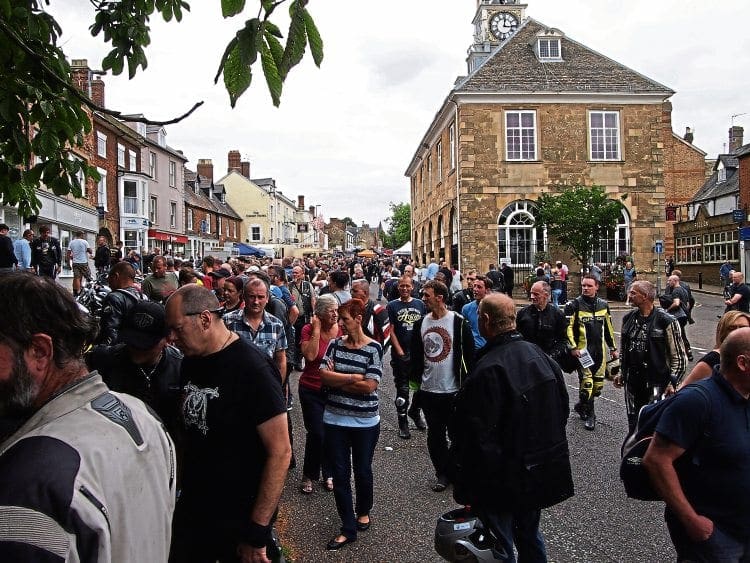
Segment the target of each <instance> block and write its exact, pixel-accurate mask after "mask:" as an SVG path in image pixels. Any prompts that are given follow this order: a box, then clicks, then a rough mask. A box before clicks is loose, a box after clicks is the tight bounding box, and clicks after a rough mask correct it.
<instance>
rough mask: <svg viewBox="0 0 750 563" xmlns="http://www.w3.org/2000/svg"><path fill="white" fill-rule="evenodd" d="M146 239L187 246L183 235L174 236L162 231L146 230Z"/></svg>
mask: <svg viewBox="0 0 750 563" xmlns="http://www.w3.org/2000/svg"><path fill="white" fill-rule="evenodd" d="M148 238H152V239H156V240H163V241H167V242H174V243H176V244H187V241H188V239H187V237H186V236H185V235H175V234H172V233H164V232H162V231H157V230H156V229H149V230H148Z"/></svg>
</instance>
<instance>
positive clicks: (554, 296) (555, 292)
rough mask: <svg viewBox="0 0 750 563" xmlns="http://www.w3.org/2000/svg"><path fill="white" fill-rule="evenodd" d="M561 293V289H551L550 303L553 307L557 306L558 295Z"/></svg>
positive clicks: (558, 302)
mask: <svg viewBox="0 0 750 563" xmlns="http://www.w3.org/2000/svg"><path fill="white" fill-rule="evenodd" d="M561 295H562V289H553V290H552V304H553V305H554V306H555V307H558V306H559V305H560V296H561Z"/></svg>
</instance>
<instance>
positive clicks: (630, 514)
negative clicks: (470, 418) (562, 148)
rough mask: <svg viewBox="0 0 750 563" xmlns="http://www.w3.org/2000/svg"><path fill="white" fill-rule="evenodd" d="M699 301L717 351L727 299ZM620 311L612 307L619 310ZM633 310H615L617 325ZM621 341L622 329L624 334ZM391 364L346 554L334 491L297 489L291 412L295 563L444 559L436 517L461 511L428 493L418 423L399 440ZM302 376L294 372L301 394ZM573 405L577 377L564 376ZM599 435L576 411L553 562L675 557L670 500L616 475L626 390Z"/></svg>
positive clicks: (289, 523)
mask: <svg viewBox="0 0 750 563" xmlns="http://www.w3.org/2000/svg"><path fill="white" fill-rule="evenodd" d="M696 298H697V299H698V301H699V302H700V304H701V307H699V308H698V309H697V310H696V318H697V319H698V322H697V323H696V325H693V326H692V327H691V328H690V329H689V330H690V335H691V341H693V347H694V350H695V352H696V358H697V357H698V356H699V354H700V352H701V351H706V350H710V349H711V347H712V344H713V331H714V329H715V326H716V315H717V314H719V313H720V312H721V310H722V309H723V305H722V304H721V300H720V298H719V297H716V296H713V295H696ZM613 308H614V307H613ZM625 311H627V309H626V308H625V307H622V306H621V307H617V308H616V310H615V311H614V312H613V317H614V324H615V330H616V331H619V328H620V326H621V319H622V316H623V314H624V312H625ZM618 338H619V333H618ZM388 358H389V356H386V361H385V364H386V366H385V370H384V371H385V373H384V377H383V381H382V382H381V386H380V388H379V391H380V405H381V417H382V419H381V434H380V441H379V442H378V446H377V449H376V452H375V457H374V461H373V469H374V474H375V507H374V508H373V511H372V522H373V524H372V527H371V528H370V529H369V530H368V531H367V532H361V533H360V534H359V536H358V539H357V541H356V542H355V543H354V544H350V545H348V546H345V547H344V548H342V549H341V550H340V551H339V552H327V551H326V550H325V544H326V543H327V542H328V540H330V539H331V538H332V537H333V536H335V535H336V534H337V533H338V530H339V526H340V522H339V519H338V515H337V514H336V507H335V505H334V501H333V494H332V493H328V492H325V491H324V490H323V489H322V487H320V486H316V488H315V492H314V493H313V494H311V495H303V494H301V493H300V492H299V482H300V480H301V465H302V459H303V455H304V428H303V426H302V416H301V410H300V407H299V405H298V404H297V405H295V408H294V410H293V411H292V415H293V420H294V426H295V431H294V434H295V440H294V442H295V445H294V451H295V454H296V456H297V460H298V467H297V469H294V470H292V471H291V472H290V474H289V478H288V481H287V486H286V487H285V491H284V496H283V499H282V503H281V511H280V521H279V524H278V529H279V534H280V536H281V539H282V543H283V544H284V545H285V546H286V547H287V548H288V550H289V552H290V555H291V556H292V557H293V559H294V561H366V562H370V561H373V562H375V561H383V562H395V561H398V562H415V563H416V562H423V561H440V560H441V559H440V558H439V556H438V555H437V554H436V553H435V551H434V548H433V534H434V529H435V522H436V521H437V518H438V517H439V516H440V515H441V514H442V513H444V512H447V511H448V510H451V509H452V508H455V507H456V504H455V502H454V501H453V499H452V496H451V489H450V488H448V490H447V491H445V492H443V493H435V492H433V491H432V490H430V485H431V484H432V481H433V479H434V476H433V471H432V465H431V464H430V461H429V456H428V454H427V446H426V442H425V434H424V433H421V432H419V431H417V430H415V429H412V438H411V440H402V439H400V438H399V437H398V428H397V425H396V412H395V407H394V404H393V401H394V399H395V389H394V385H393V377H392V373H391V370H390V366H389V365H388V363H389V362H388ZM298 377H299V374H298V373H297V372H295V373H294V374H293V375H292V381H293V387H294V388H295V393H296V382H297V379H298ZM566 381H567V383H568V391H569V395H570V402H571V413H572V405H573V403H574V402H575V401H576V396H577V392H578V380H577V378H576V377H575V376H573V375H566ZM596 411H597V427H596V431H594V432H588V431H586V430H585V429H584V428H583V426H582V424H581V421H580V420H579V419H578V417H577V415H575V413H572V415H571V418H570V420H569V423H568V429H567V432H568V439H569V442H570V452H571V461H572V465H573V475H574V480H575V486H576V494H575V496H574V497H573V498H571V499H569V500H567V501H565V502H563V503H561V504H559V505H557V506H555V507H552V508H549V509H547V510H545V511H544V512H543V516H542V526H541V527H542V531H543V533H544V535H545V538H546V542H547V549H548V554H549V560H550V561H557V562H571V563H572V562H581V563H583V562H644V563H653V562H661V561H671V560H674V559H675V557H676V556H675V553H674V549H673V547H672V544H671V542H670V540H669V536H668V534H667V531H666V526H665V524H664V519H663V503H661V502H641V501H634V500H631V499H628V498H627V497H626V496H625V493H624V491H623V488H622V485H621V483H620V480H619V476H618V469H619V459H620V445H621V443H622V440H623V438H624V436H625V433H626V430H627V423H626V420H625V407H624V402H623V397H622V391H621V390H619V389H615V388H614V387H613V386H612V385H610V384H607V385H606V386H605V389H604V392H603V395H602V397H601V398H599V399H598V400H597V404H596Z"/></svg>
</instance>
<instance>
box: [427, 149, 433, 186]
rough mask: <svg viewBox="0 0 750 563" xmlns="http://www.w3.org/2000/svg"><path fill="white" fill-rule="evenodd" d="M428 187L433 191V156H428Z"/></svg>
mask: <svg viewBox="0 0 750 563" xmlns="http://www.w3.org/2000/svg"><path fill="white" fill-rule="evenodd" d="M427 187H428V188H429V189H432V155H431V154H428V155H427Z"/></svg>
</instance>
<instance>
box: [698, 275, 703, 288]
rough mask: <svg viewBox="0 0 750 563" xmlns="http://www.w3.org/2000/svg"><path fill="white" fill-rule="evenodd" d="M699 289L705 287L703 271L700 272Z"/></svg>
mask: <svg viewBox="0 0 750 563" xmlns="http://www.w3.org/2000/svg"><path fill="white" fill-rule="evenodd" d="M698 289H703V272H698Z"/></svg>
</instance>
